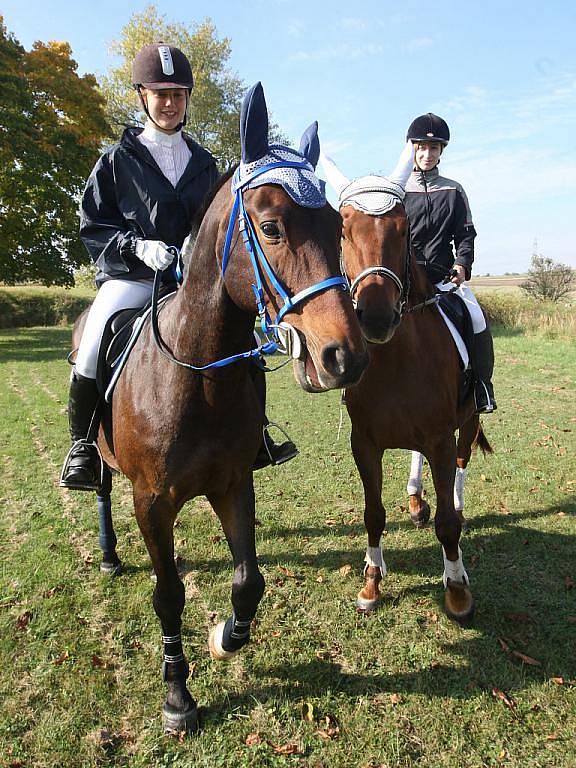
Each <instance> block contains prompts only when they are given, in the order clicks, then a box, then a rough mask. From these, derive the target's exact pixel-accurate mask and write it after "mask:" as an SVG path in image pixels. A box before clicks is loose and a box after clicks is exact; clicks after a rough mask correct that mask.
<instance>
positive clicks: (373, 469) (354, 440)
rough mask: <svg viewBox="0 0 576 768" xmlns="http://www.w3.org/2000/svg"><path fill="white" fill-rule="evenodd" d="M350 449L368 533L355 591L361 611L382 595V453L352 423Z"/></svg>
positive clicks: (383, 565)
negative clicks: (360, 582)
mask: <svg viewBox="0 0 576 768" xmlns="http://www.w3.org/2000/svg"><path fill="white" fill-rule="evenodd" d="M350 442H351V445H352V453H353V455H354V461H355V462H356V466H357V467H358V472H359V473H360V478H361V480H362V485H363V486H364V525H365V527H366V532H367V533H368V547H367V549H366V557H365V563H366V565H365V566H364V586H363V588H362V589H361V590H360V592H358V597H357V599H356V605H357V607H358V609H359V610H361V611H373V610H375V609H376V608H377V607H378V605H379V603H380V601H381V599H382V596H381V594H380V582H381V580H382V577H383V576H386V563H385V562H384V555H383V552H382V544H381V538H382V533H383V531H384V528H385V527H386V510H385V508H384V505H383V504H382V454H383V451H381V450H380V449H379V448H377V447H376V446H375V445H374V444H373V443H371V442H370V441H369V439H368V438H367V437H366V435H359V434H358V432H357V431H356V430H355V429H354V427H352V437H351V440H350Z"/></svg>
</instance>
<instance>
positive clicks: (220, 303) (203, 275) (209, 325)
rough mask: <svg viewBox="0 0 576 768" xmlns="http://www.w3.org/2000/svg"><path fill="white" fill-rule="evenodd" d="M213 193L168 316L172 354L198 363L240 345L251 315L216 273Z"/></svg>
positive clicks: (245, 342)
mask: <svg viewBox="0 0 576 768" xmlns="http://www.w3.org/2000/svg"><path fill="white" fill-rule="evenodd" d="M219 197H220V195H217V197H216V198H215V200H214V202H213V204H212V205H211V206H210V208H209V210H208V211H207V213H206V215H205V217H204V220H203V222H202V225H201V227H200V230H199V232H198V235H197V237H196V240H195V243H194V247H193V249H192V253H191V254H190V255H189V259H188V263H187V264H186V267H185V279H184V282H183V283H182V285H181V287H180V288H179V289H178V292H177V295H176V297H175V299H174V301H173V302H172V303H171V306H170V313H169V314H170V317H169V320H168V326H169V333H170V334H171V336H172V339H171V341H172V344H173V346H174V350H173V351H174V353H175V354H176V356H177V357H181V358H185V359H188V360H191V361H193V362H194V364H199V365H205V364H206V363H210V362H214V361H215V360H217V359H220V358H223V357H227V356H229V355H232V354H235V353H237V352H243V351H246V349H248V348H249V347H250V343H251V340H252V328H253V326H254V318H253V317H250V315H249V314H248V313H246V312H244V311H243V310H241V309H240V308H239V307H237V306H236V305H235V304H234V303H233V302H232V300H231V299H230V297H229V295H228V293H227V291H226V287H225V284H224V280H223V277H222V272H221V268H220V262H221V254H220V255H219V254H218V253H217V248H218V243H219V232H220V226H221V219H222V215H221V214H219V213H218V211H220V210H221V209H222V207H223V206H221V205H218V204H217V201H218V198H219ZM213 208H214V210H212V209H213ZM224 224H227V221H226V222H224ZM219 256H220V258H219Z"/></svg>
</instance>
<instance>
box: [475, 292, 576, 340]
mask: <svg viewBox="0 0 576 768" xmlns="http://www.w3.org/2000/svg"><path fill="white" fill-rule="evenodd" d="M475 293H476V296H477V298H478V301H479V302H480V304H481V305H482V307H483V309H484V311H485V312H486V314H487V315H488V319H489V320H490V324H491V325H492V326H495V327H498V326H499V327H500V328H506V329H511V330H517V331H521V332H523V333H531V334H536V335H539V336H546V337H548V338H554V337H558V338H574V337H576V305H575V304H574V302H572V301H567V302H557V303H554V302H551V301H548V302H544V301H537V300H536V299H532V298H530V297H528V296H524V295H522V294H516V293H500V292H496V291H481V290H478V291H476V292H475Z"/></svg>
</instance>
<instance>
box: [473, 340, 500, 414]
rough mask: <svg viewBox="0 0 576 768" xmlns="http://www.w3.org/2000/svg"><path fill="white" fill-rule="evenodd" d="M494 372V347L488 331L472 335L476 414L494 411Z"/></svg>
mask: <svg viewBox="0 0 576 768" xmlns="http://www.w3.org/2000/svg"><path fill="white" fill-rule="evenodd" d="M493 370H494V345H493V343H492V334H491V333H490V329H489V328H486V330H484V331H482V332H481V333H476V334H474V361H473V366H472V373H473V374H474V402H475V403H476V413H492V411H495V410H496V400H495V399H494V388H493V386H492V372H493Z"/></svg>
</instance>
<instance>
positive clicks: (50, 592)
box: [42, 584, 64, 597]
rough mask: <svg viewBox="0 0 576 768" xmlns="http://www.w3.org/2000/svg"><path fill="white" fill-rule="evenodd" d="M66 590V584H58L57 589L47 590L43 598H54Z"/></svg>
mask: <svg viewBox="0 0 576 768" xmlns="http://www.w3.org/2000/svg"><path fill="white" fill-rule="evenodd" d="M63 589H64V584H57V585H56V586H55V587H51V588H50V589H47V590H46V592H43V593H42V597H54V595H55V594H56V593H57V592H61V591H62V590H63Z"/></svg>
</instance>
